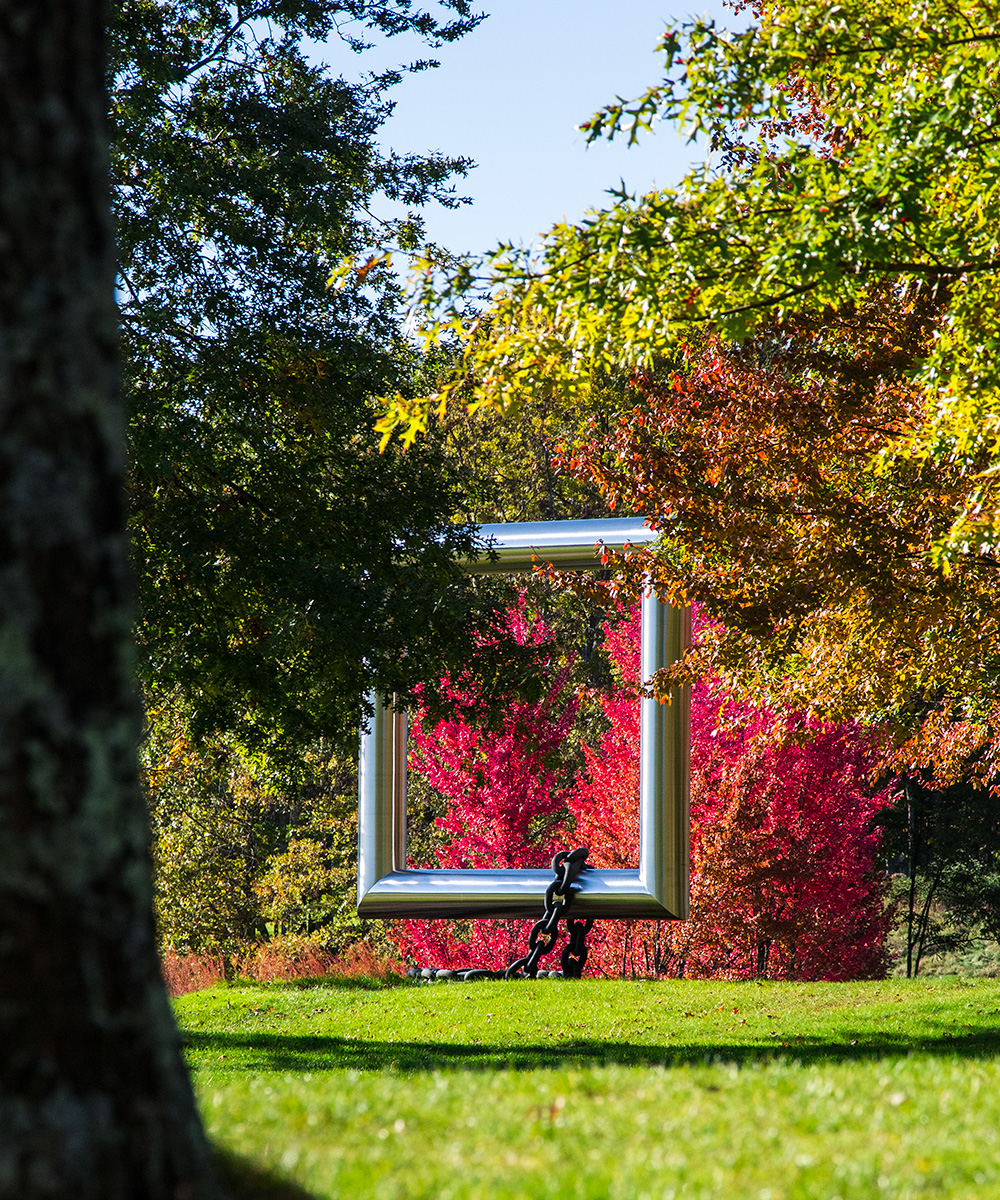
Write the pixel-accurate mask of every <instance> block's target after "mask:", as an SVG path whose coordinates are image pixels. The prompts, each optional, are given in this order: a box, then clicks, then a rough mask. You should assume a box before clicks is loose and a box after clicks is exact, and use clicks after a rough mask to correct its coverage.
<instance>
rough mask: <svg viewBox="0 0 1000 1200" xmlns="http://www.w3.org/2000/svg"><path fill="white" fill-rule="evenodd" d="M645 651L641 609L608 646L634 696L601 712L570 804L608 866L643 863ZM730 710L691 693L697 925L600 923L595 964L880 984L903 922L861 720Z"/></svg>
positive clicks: (617, 970) (615, 699)
mask: <svg viewBox="0 0 1000 1200" xmlns="http://www.w3.org/2000/svg"><path fill="white" fill-rule="evenodd" d="M696 629H697V622H696ZM638 647H639V618H638V614H636V615H634V616H632V617H631V618H629V619H628V620H626V621H624V622H623V623H622V624H621V625H619V626H618V628H617V629H615V630H614V631H612V632H611V634H610V636H609V649H610V651H611V655H612V658H613V660H614V661H615V663H616V664H617V666H618V668H619V670H620V672H621V675H622V679H623V682H624V685H625V686H624V687H623V688H621V689H620V690H619V691H618V692H616V693H615V694H614V695H613V696H611V697H610V698H608V699H606V700H605V701H604V709H605V713H606V715H607V717H608V718H609V720H610V721H611V729H610V731H609V732H608V733H607V734H606V735H605V737H604V738H603V739H602V740H601V743H600V745H599V746H598V747H596V748H591V749H588V750H587V751H586V758H587V767H586V770H585V773H584V777H583V779H582V780H581V781H580V786H579V788H578V789H577V791H576V793H575V795H574V797H573V800H572V801H571V805H570V807H571V811H572V813H573V815H574V816H575V818H576V837H577V839H578V840H580V841H581V842H582V844H585V845H588V846H589V847H590V850H591V854H590V860H591V861H592V862H593V863H594V864H595V865H596V866H602V867H612V868H613V867H619V868H620V867H626V866H634V865H635V863H636V862H637V859H638V840H639V839H638V795H639V706H638V702H637V700H636V698H635V686H636V684H637V683H638V681H639V648H638ZM722 709H723V698H722V697H719V696H717V695H714V694H713V693H712V691H711V689H710V688H709V687H708V686H706V685H705V684H700V685H697V686H696V687H694V688H693V689H692V697H691V825H692V845H691V867H692V871H691V919H690V921H686V922H650V921H645V922H625V921H608V922H599V923H598V924H597V925H596V926H595V928H594V932H593V933H592V935H591V939H590V940H591V951H590V961H589V963H588V966H589V967H590V968H591V969H592V970H596V971H602V972H605V973H608V974H622V975H624V974H641V975H645V974H670V975H688V976H694V977H701V978H706V977H713V978H724V979H743V978H750V977H766V978H772V979H857V978H868V977H872V976H878V975H880V974H882V972H883V971H884V969H885V936H886V932H887V928H888V924H889V920H890V914H889V911H888V906H887V903H886V891H885V889H886V879H885V875H884V873H882V872H880V871H878V870H877V869H876V859H877V855H878V849H879V841H880V835H879V832H878V831H877V829H875V828H873V824H872V821H873V818H874V817H875V815H876V813H877V812H878V810H879V808H880V807H882V806H883V805H884V804H885V803H887V797H886V796H885V795H871V794H870V792H869V790H868V788H867V787H866V779H867V775H868V772H869V770H870V766H871V760H870V752H869V747H868V743H867V740H866V738H865V737H864V736H863V735H862V733H861V731H860V730H858V729H857V728H856V727H854V726H852V725H845V726H838V727H833V726H828V725H819V724H815V725H812V727H810V728H806V727H805V726H806V724H807V723H806V722H805V721H803V719H802V718H801V717H798V716H794V715H788V716H778V715H776V714H772V713H768V712H766V711H764V710H761V709H757V708H754V707H752V706H750V705H734V704H732V703H731V702H730V703H729V704H727V705H725V714H724V717H723V712H722ZM796 735H800V736H799V737H798V738H797V737H796Z"/></svg>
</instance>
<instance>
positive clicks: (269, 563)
mask: <svg viewBox="0 0 1000 1200" xmlns="http://www.w3.org/2000/svg"><path fill="white" fill-rule="evenodd" d="M479 20H481V18H480V17H478V16H476V15H475V14H473V12H472V9H471V6H470V4H469V3H468V2H467V0H443V2H442V3H440V4H438V5H436V6H435V12H434V13H429V12H425V11H421V10H418V9H415V8H414V7H412V5H411V4H410V2H409V0H390V2H389V3H372V2H371V0H338V2H334V3H328V2H323V3H319V2H317V0H264V2H262V3H257V4H253V5H247V6H243V5H230V4H223V3H216V2H214V0H198V2H197V3H178V4H171V3H149V2H147V0H120V2H119V3H118V5H117V7H116V9H115V12H114V16H113V20H112V26H111V33H112V55H111V88H112V95H111V101H112V103H111V111H112V128H113V152H112V175H113V186H114V203H115V213H116V218H117V224H118V249H119V306H120V312H121V319H122V330H123V334H122V337H123V348H124V359H125V390H126V399H127V403H128V408H129V414H130V439H131V498H132V503H131V518H130V519H131V530H132V537H133V547H134V555H135V560H136V565H137V575H138V580H139V596H140V609H141V613H140V621H139V625H138V642H139V649H140V667H141V669H142V672H143V677H144V681H145V684H146V686H147V688H155V689H157V690H158V692H159V693H160V694H161V695H166V694H171V693H172V692H174V691H175V690H176V692H177V694H178V695H180V696H182V697H183V699H184V703H185V704H186V705H187V706H189V708H190V709H191V711H192V713H193V717H194V722H195V728H196V729H202V730H211V729H216V730H226V731H229V732H236V733H238V734H239V736H240V737H242V738H243V740H244V741H245V742H246V743H247V744H249V745H260V746H266V747H267V748H268V749H269V751H270V752H271V753H272V754H283V755H284V756H285V757H286V758H293V757H294V756H295V754H296V752H297V748H301V747H302V745H303V744H305V743H307V742H309V741H310V740H315V738H317V737H319V736H321V735H322V736H327V737H333V738H334V739H335V740H336V739H341V740H346V739H352V738H353V736H354V733H353V730H354V729H355V728H356V722H357V716H358V711H359V703H360V700H359V697H360V696H361V694H362V693H363V692H364V691H365V690H367V688H368V687H371V686H375V687H378V688H380V689H381V690H383V691H385V692H390V693H391V692H393V691H406V690H407V689H409V688H411V687H412V686H413V685H414V684H415V683H416V682H417V681H418V680H419V679H420V678H421V677H422V676H424V677H431V678H436V677H437V675H438V674H439V672H438V670H437V668H438V667H439V665H440V662H441V660H442V659H447V658H448V657H449V655H454V656H456V661H458V660H460V658H461V657H462V655H463V653H464V654H465V655H466V657H467V652H468V650H469V647H470V645H471V643H470V641H469V639H470V638H471V636H472V630H473V629H474V628H475V627H476V621H477V618H476V616H475V611H474V610H476V607H477V603H478V602H477V601H476V600H475V598H474V597H473V596H472V594H471V593H470V591H469V590H468V588H467V587H466V586H465V584H464V582H463V580H462V578H461V576H460V575H459V573H458V572H457V569H456V568H455V566H454V559H455V557H456V556H457V555H460V554H462V553H463V552H465V551H467V550H468V549H469V547H470V545H471V539H470V530H469V528H468V527H463V526H461V525H455V524H453V523H452V515H453V513H454V512H455V510H456V508H457V507H458V504H457V499H456V496H457V492H456V486H455V481H454V479H453V478H451V479H450V478H449V473H448V469H447V466H446V464H445V463H444V462H443V461H442V459H441V457H440V455H439V454H438V453H437V452H436V451H435V450H433V449H432V448H429V447H424V448H423V449H422V450H421V452H420V453H419V454H417V455H413V456H410V455H407V456H403V455H400V454H390V455H388V456H379V455H378V454H377V452H376V445H375V440H374V436H373V434H372V431H371V426H372V422H373V420H374V417H375V415H376V409H375V408H374V406H373V400H372V397H373V396H374V395H377V394H379V393H380V392H384V391H385V390H386V389H387V388H390V387H391V388H401V389H403V390H404V391H406V390H408V389H409V388H410V387H411V385H412V379H413V367H414V362H415V360H414V356H413V353H412V351H411V350H410V348H409V347H408V346H407V345H406V343H405V342H404V340H403V338H402V337H401V335H400V331H399V312H398V300H399V287H398V284H397V282H396V280H395V278H394V277H393V276H392V274H391V273H390V271H389V270H388V268H387V266H386V265H385V264H384V262H383V261H382V260H381V257H380V256H381V254H382V250H383V248H384V247H385V246H386V245H391V244H402V245H407V246H414V245H417V244H419V242H420V239H421V237H422V230H421V226H420V220H419V216H418V215H416V210H417V209H418V208H419V206H420V205H422V204H424V203H427V202H429V201H436V202H440V203H444V204H457V203H460V202H462V201H461V198H460V197H458V196H457V195H456V193H455V190H454V179H455V178H456V177H457V176H460V175H461V174H463V173H464V172H465V171H466V170H467V168H468V167H469V165H470V163H469V161H468V160H467V159H463V158H458V157H448V156H446V155H442V154H439V153H430V154H423V155H418V154H400V153H395V152H392V151H383V150H382V149H381V148H380V146H379V141H378V134H379V128H380V125H381V124H382V122H383V121H384V120H385V118H386V117H387V115H388V114H389V112H390V111H391V108H392V102H391V100H390V99H389V98H388V93H389V89H391V87H392V86H393V84H395V83H397V82H398V81H399V79H400V78H401V71H389V72H383V73H381V74H377V75H372V74H368V75H361V77H360V78H359V79H358V80H355V81H353V82H352V81H349V80H348V79H346V78H344V77H342V76H340V75H338V74H337V73H336V72H335V71H334V70H333V69H331V68H329V67H327V66H324V65H322V64H319V63H317V62H316V61H315V52H316V45H315V44H316V43H319V42H321V41H322V40H323V39H327V38H330V39H333V44H334V46H341V47H342V48H343V50H344V53H345V55H346V56H347V57H351V54H352V52H355V51H356V52H359V53H360V52H363V50H364V49H365V48H366V45H367V43H366V41H365V38H366V36H367V35H368V34H373V35H379V36H380V35H388V36H392V35H395V34H399V33H411V34H417V35H420V36H421V37H422V38H423V39H424V41H425V42H426V43H428V44H429V45H430V46H431V47H434V46H439V45H440V44H442V43H444V42H450V41H453V40H454V39H455V38H457V37H460V36H461V35H463V34H464V33H466V32H468V31H469V30H470V29H471V28H473V27H474V26H475V25H476V24H477V23H478V21H479ZM337 35H339V37H340V39H341V41H340V42H337ZM328 49H329V47H328ZM433 65H434V62H433V60H430V59H427V60H422V61H420V62H417V63H413V64H410V66H409V67H408V68H406V69H409V70H422V69H425V68H428V67H431V66H433ZM379 197H387V198H389V199H391V200H395V201H399V202H401V203H402V204H403V205H406V206H409V208H410V211H409V213H408V214H407V215H405V216H403V217H401V218H398V219H394V220H391V221H385V220H381V219H379V218H378V217H377V216H376V215H375V209H376V207H377V204H378V201H379ZM350 255H360V256H362V258H364V259H365V261H366V262H367V265H366V266H364V267H362V268H360V269H358V270H357V271H352V272H350V277H349V280H348V281H347V284H346V286H340V287H338V288H331V287H328V281H329V278H330V275H331V273H332V272H333V271H334V270H335V268H336V267H337V265H338V264H339V263H341V262H342V261H343V260H344V259H345V257H347V256H350ZM369 260H370V261H369ZM431 664H433V668H434V669H433V670H432V669H431Z"/></svg>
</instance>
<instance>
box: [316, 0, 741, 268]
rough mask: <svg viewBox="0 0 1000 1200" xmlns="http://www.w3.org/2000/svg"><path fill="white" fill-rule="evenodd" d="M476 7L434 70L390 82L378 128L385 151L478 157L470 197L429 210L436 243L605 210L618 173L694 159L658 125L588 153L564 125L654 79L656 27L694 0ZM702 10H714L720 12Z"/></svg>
mask: <svg viewBox="0 0 1000 1200" xmlns="http://www.w3.org/2000/svg"><path fill="white" fill-rule="evenodd" d="M483 7H484V8H486V10H487V11H488V12H490V16H489V17H488V18H487V20H486V21H484V22H483V23H482V24H481V25H480V26H479V28H478V29H476V30H475V31H474V32H473V33H471V34H469V35H468V36H467V37H465V38H463V39H462V40H461V41H460V42H458V43H456V44H453V45H450V46H443V47H442V48H441V50H440V51H438V52H436V54H435V56H436V57H438V58H439V59H440V61H441V66H440V67H439V68H438V69H437V70H434V71H426V72H423V73H421V74H418V75H412V76H410V77H408V78H407V79H406V80H404V82H403V83H402V84H401V85H400V86H399V87H398V88H395V89H393V96H394V98H395V99H396V101H397V105H396V111H395V112H394V114H393V116H392V118H391V119H390V121H389V122H388V124H387V125H386V126H385V127H384V132H383V142H384V143H385V144H387V145H391V146H392V147H393V148H394V149H396V150H399V151H411V152H418V151H427V150H441V151H443V152H445V153H448V154H456V155H467V156H469V157H471V158H473V159H475V160H476V162H477V163H478V164H479V165H478V167H477V168H476V169H475V170H474V171H473V172H471V174H470V175H469V177H468V178H467V179H466V181H465V186H464V188H463V191H464V192H465V194H468V195H470V196H472V197H473V200H474V203H473V204H471V205H469V206H467V207H464V208H462V209H459V210H457V211H448V210H446V209H442V208H440V207H437V206H434V207H432V208H429V209H427V210H426V212H425V220H426V223H427V230H428V234H429V236H430V237H431V238H432V239H433V240H435V241H437V242H440V243H441V244H442V245H444V246H447V247H448V248H449V249H451V250H454V251H458V252H467V251H471V252H479V251H483V250H486V249H488V248H489V247H490V246H492V245H494V244H495V243H497V242H499V241H514V242H530V241H531V240H532V239H533V238H534V237H535V236H536V235H537V234H539V233H541V232H543V231H544V230H545V229H547V228H548V227H549V226H551V225H552V224H553V223H555V222H556V221H559V220H561V219H563V218H564V217H566V218H568V219H570V220H577V219H579V218H580V217H581V216H582V215H583V213H584V212H585V211H586V210H587V209H588V208H594V207H602V206H603V205H604V204H606V203H607V202H608V198H607V196H606V195H605V191H606V189H607V188H608V187H611V186H615V185H617V184H618V181H619V180H620V179H624V182H625V184H626V186H627V187H628V188H629V189H630V190H633V191H639V192H645V191H649V190H651V189H653V188H654V187H657V186H659V187H668V186H670V185H672V184H676V183H677V182H678V181H679V180H680V179H681V178H682V176H683V175H684V173H685V172H686V170H687V169H688V167H689V166H690V165H691V164H692V162H694V161H700V160H701V159H702V158H703V156H704V151H703V149H702V147H701V146H700V145H696V146H689V145H687V144H686V143H685V141H684V139H683V138H682V137H681V136H680V135H679V134H678V133H677V132H676V131H675V130H674V129H672V128H671V127H669V126H666V125H661V126H659V129H658V132H657V133H656V134H655V135H653V136H652V137H647V138H645V139H644V140H643V143H642V144H641V145H639V146H636V147H633V148H632V149H631V150H630V149H628V148H627V147H626V146H625V143H624V140H623V141H622V144H621V145H618V144H617V143H614V144H611V145H608V144H606V143H601V144H596V143H595V144H594V145H593V146H590V147H587V145H586V143H585V139H584V135H583V134H581V133H578V132H577V131H576V130H575V128H574V127H575V126H576V125H578V124H580V123H581V122H582V121H585V120H586V119H587V118H588V117H589V116H590V115H591V114H592V113H593V112H594V111H595V110H596V109H597V108H599V107H601V106H602V105H603V104H604V103H606V102H608V101H609V100H611V99H613V98H614V96H615V95H622V96H626V97H632V96H635V95H638V94H640V93H641V92H642V91H643V90H644V88H646V87H648V86H649V85H650V84H652V83H655V82H656V81H657V80H658V79H659V78H660V75H661V63H662V57H661V56H660V55H657V54H655V53H654V47H655V46H656V43H657V41H658V39H659V37H660V35H661V34H662V32H663V30H664V29H665V28H666V27H667V26H668V25H669V24H676V23H678V22H679V21H680V20H682V19H683V18H685V17H687V16H689V15H690V14H691V12H692V11H697V12H701V11H704V9H703V7H702V6H696V5H694V4H692V5H691V6H690V7H681V6H680V0H673V3H672V0H665V2H664V3H656V2H650V0H634V2H633V3H623V2H622V0H619V2H618V3H611V2H609V0H492V5H489V4H487V5H483ZM712 11H715V12H716V13H717V14H721V12H722V10H721V6H720V5H718V4H713V5H712ZM331 49H333V48H332V47H331ZM418 57H427V51H426V50H425V49H421V47H420V43H419V42H418V41H417V40H416V39H413V40H411V41H404V40H403V39H401V38H396V39H392V40H390V41H388V42H386V43H384V44H383V45H380V46H379V47H377V48H376V49H375V50H373V51H370V52H368V53H367V54H365V55H363V56H362V57H360V58H358V59H356V60H355V61H354V62H353V63H347V62H345V61H344V51H343V50H342V49H341V48H339V47H338V48H337V52H336V53H335V54H332V55H330V58H331V62H332V64H333V65H334V67H335V69H341V70H343V71H344V72H345V74H354V73H356V71H357V69H358V68H359V67H361V68H368V69H373V68H376V67H383V66H391V65H396V64H398V63H399V62H403V61H409V60H410V59H412V58H418ZM352 67H353V68H354V69H353V70H352V69H351V68H352Z"/></svg>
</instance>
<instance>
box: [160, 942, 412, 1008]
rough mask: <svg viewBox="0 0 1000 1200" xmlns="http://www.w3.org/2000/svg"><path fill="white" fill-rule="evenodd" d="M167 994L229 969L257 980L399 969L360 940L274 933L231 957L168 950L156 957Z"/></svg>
mask: <svg viewBox="0 0 1000 1200" xmlns="http://www.w3.org/2000/svg"><path fill="white" fill-rule="evenodd" d="M160 966H161V970H162V972H163V980H164V983H165V984H166V985H167V995H168V996H183V995H185V994H186V993H187V992H197V991H200V990H201V989H202V988H207V987H211V986H212V985H213V984H216V983H221V982H222V981H223V980H224V979H227V978H231V977H232V976H233V974H236V975H239V976H241V977H242V978H243V979H251V980H253V981H254V982H255V983H273V982H275V981H277V980H282V979H317V978H320V979H321V978H322V977H323V976H330V975H332V976H336V977H337V978H340V979H360V978H367V979H384V978H385V977H386V976H387V975H399V974H400V972H401V968H400V966H399V964H398V963H396V962H392V961H391V960H390V959H387V958H385V957H384V956H383V955H381V954H379V953H378V952H377V951H374V950H372V949H371V948H370V947H368V946H366V945H365V944H364V943H363V942H355V943H354V944H353V945H351V946H348V947H346V949H344V950H343V951H342V952H341V953H339V954H335V953H333V951H331V950H330V949H328V948H326V947H324V946H323V945H321V944H318V943H316V942H312V941H309V940H308V939H306V938H277V939H275V940H274V941H273V942H261V943H259V944H258V945H256V946H254V947H253V948H252V949H250V950H248V951H247V952H246V954H244V955H243V956H242V957H241V958H239V959H237V960H236V961H235V963H230V962H228V961H227V959H226V958H225V956H224V955H222V954H212V953H204V954H175V953H174V952H173V951H172V950H168V951H166V953H165V954H164V955H163V957H162V958H161V960H160Z"/></svg>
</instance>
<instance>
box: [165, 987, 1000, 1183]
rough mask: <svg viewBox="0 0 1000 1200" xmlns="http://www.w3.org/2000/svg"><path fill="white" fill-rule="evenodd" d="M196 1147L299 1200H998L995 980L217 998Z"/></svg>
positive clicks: (193, 1018) (201, 1012) (203, 1034)
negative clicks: (946, 1199)
mask: <svg viewBox="0 0 1000 1200" xmlns="http://www.w3.org/2000/svg"><path fill="white" fill-rule="evenodd" d="M177 1008H178V1012H179V1014H180V1016H181V1020H182V1024H183V1026H184V1029H185V1036H186V1039H187V1054H188V1057H189V1060H190V1061H191V1063H192V1066H193V1067H194V1068H195V1073H196V1075H195V1077H196V1083H197V1087H198V1092H199V1096H200V1099H201V1103H202V1106H203V1111H204V1113H205V1117H206V1121H207V1123H208V1126H209V1129H210V1132H211V1133H212V1135H213V1136H214V1137H215V1138H216V1139H217V1141H218V1143H219V1144H220V1145H222V1146H223V1147H224V1148H225V1149H226V1150H227V1151H229V1152H230V1153H233V1154H236V1155H243V1156H245V1157H248V1158H250V1159H252V1160H254V1161H256V1162H258V1163H260V1164H262V1165H263V1166H265V1167H267V1168H268V1169H271V1170H276V1171H277V1172H278V1173H279V1175H284V1176H286V1177H288V1178H289V1179H293V1180H295V1181H296V1183H297V1184H299V1185H300V1186H301V1187H303V1188H305V1189H307V1191H308V1192H309V1193H311V1194H312V1195H314V1196H317V1197H327V1196H329V1197H333V1196H339V1195H347V1194H350V1195H354V1196H358V1197H368V1196H371V1197H374V1196H378V1197H380V1198H381V1197H390V1198H391V1197H423V1196H435V1197H437V1196H441V1197H456V1198H457V1197H470V1198H472V1197H479V1196H487V1195H489V1196H501V1197H531V1198H534V1197H584V1198H589V1197H595V1198H598V1197H601V1198H603V1197H610V1198H613V1200H619V1198H621V1200H624V1198H626V1197H628V1198H632V1197H635V1198H638V1197H641V1196H649V1197H654V1196H655V1197H657V1198H659V1197H667V1196H669V1197H678V1198H679V1197H682V1196H692V1197H694V1196H699V1197H702V1196H712V1197H715V1196H718V1197H729V1196H744V1195H746V1196H753V1197H759V1198H760V1200H782V1198H785V1197H788V1198H790V1200H791V1198H798V1197H817V1198H818V1197H823V1198H824V1200H832V1198H833V1197H834V1196H840V1197H841V1198H842V1200H855V1197H869V1196H871V1197H875V1196H878V1197H886V1196H889V1197H909V1196H970V1197H977V1198H978V1197H980V1196H982V1197H1000V1134H998V1129H1000V983H998V982H997V981H995V980H976V981H954V980H927V981H924V980H917V981H904V980H887V981H882V982H877V983H861V984H752V983H740V984H736V983H693V982H673V981H672V982H659V983H619V982H617V981H610V980H583V981H578V982H574V983H560V982H557V981H538V982H537V983H528V982H525V983H519V984H514V985H510V984H506V985H505V984H503V983H490V982H484V983H477V984H471V985H470V984H465V985H463V984H437V985H432V986H426V985H424V986H421V985H414V984H400V985H398V986H392V987H390V986H379V985H376V984H369V985H367V986H365V985H352V984H350V983H349V982H348V981H343V980H338V981H335V982H333V983H330V984H321V985H315V984H314V985H310V986H302V985H298V986H297V985H294V984H288V985H273V986H270V987H252V988H251V987H246V986H230V987H218V988H214V989H212V990H210V991H208V992H202V993H197V994H193V995H190V996H186V997H184V998H183V1000H181V1001H179V1002H178V1004H177Z"/></svg>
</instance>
